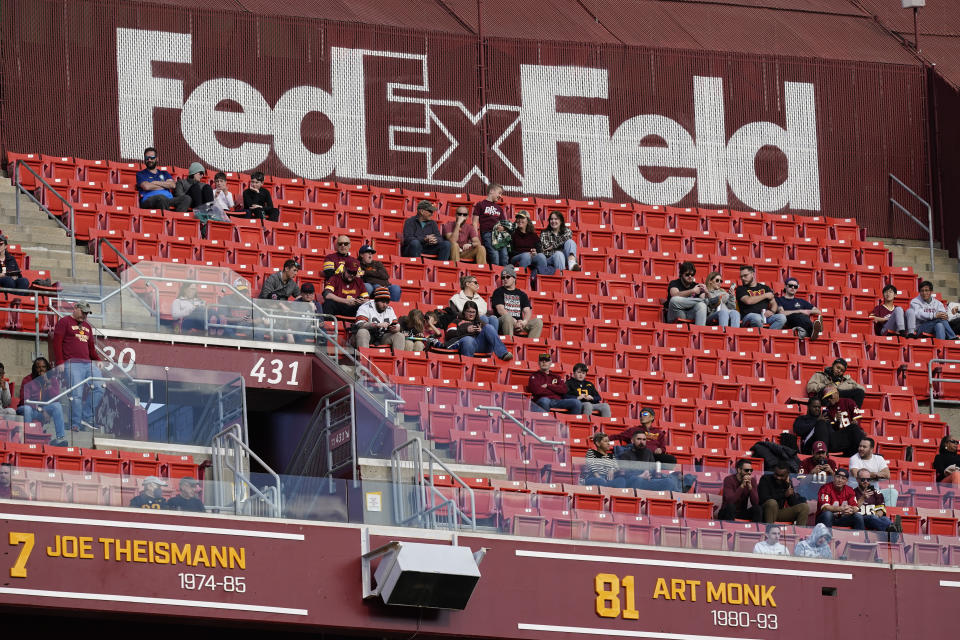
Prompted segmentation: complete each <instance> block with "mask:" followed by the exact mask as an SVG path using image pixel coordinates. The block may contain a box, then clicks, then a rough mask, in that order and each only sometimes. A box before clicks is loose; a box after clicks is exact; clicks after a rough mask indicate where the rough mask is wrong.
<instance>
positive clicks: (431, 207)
mask: <svg viewBox="0 0 960 640" xmlns="http://www.w3.org/2000/svg"><path fill="white" fill-rule="evenodd" d="M420 209H429V210H430V211H436V210H437V205H435V204H433V203H432V202H430V201H429V200H421V201H420V202H418V203H417V210H418V211H419V210H420Z"/></svg>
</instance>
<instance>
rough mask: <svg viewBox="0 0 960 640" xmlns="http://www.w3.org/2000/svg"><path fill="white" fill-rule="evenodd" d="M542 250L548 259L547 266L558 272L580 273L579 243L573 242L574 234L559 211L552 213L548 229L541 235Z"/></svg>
mask: <svg viewBox="0 0 960 640" xmlns="http://www.w3.org/2000/svg"><path fill="white" fill-rule="evenodd" d="M540 249H541V250H542V251H543V255H544V257H545V258H546V259H547V265H548V266H551V267H553V268H554V269H555V270H556V271H563V270H564V269H568V270H570V271H580V265H579V264H577V243H576V242H574V241H573V232H572V231H571V230H570V227H568V226H567V221H566V220H565V219H564V217H563V214H562V213H560V212H559V211H551V212H550V217H549V218H547V228H546V229H544V231H543V233H541V234H540Z"/></svg>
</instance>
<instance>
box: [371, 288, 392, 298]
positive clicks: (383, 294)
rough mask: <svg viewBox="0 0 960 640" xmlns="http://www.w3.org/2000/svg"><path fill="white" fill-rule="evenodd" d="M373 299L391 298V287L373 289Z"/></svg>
mask: <svg viewBox="0 0 960 640" xmlns="http://www.w3.org/2000/svg"><path fill="white" fill-rule="evenodd" d="M373 299H374V300H388V301H389V300H390V289H387V288H386V287H382V286H381V287H376V288H375V289H374V290H373Z"/></svg>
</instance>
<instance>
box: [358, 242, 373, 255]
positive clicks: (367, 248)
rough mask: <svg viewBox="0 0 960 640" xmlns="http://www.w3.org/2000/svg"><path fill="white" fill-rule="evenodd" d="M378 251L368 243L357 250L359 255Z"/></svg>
mask: <svg viewBox="0 0 960 640" xmlns="http://www.w3.org/2000/svg"><path fill="white" fill-rule="evenodd" d="M376 252H377V250H376V249H374V248H373V247H371V246H370V245H368V244H365V245H363V246H362V247H360V251H358V252H357V255H363V254H364V253H376Z"/></svg>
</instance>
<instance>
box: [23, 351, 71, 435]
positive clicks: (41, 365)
mask: <svg viewBox="0 0 960 640" xmlns="http://www.w3.org/2000/svg"><path fill="white" fill-rule="evenodd" d="M48 371H50V362H48V361H47V359H46V358H42V357H41V358H37V359H36V360H34V361H33V367H31V369H30V375H28V376H26V377H25V378H24V379H23V382H22V383H20V406H18V407H17V413H19V414H20V415H22V416H23V420H24V421H25V422H33V421H34V420H39V421H40V422H43V421H44V420H45V419H46V418H47V417H49V418H50V419H51V420H53V428H54V436H53V439H51V440H50V444H52V445H54V446H57V447H65V446H67V439H66V430H65V429H64V427H63V409H62V408H61V407H60V405H59V404H57V403H53V404H46V405H43V404H33V403H31V402H28V401H29V400H50V399H52V398H55V397H57V396H58V395H60V382H59V381H58V380H57V377H56V376H54V375H49V376H48V375H47V372H48Z"/></svg>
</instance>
